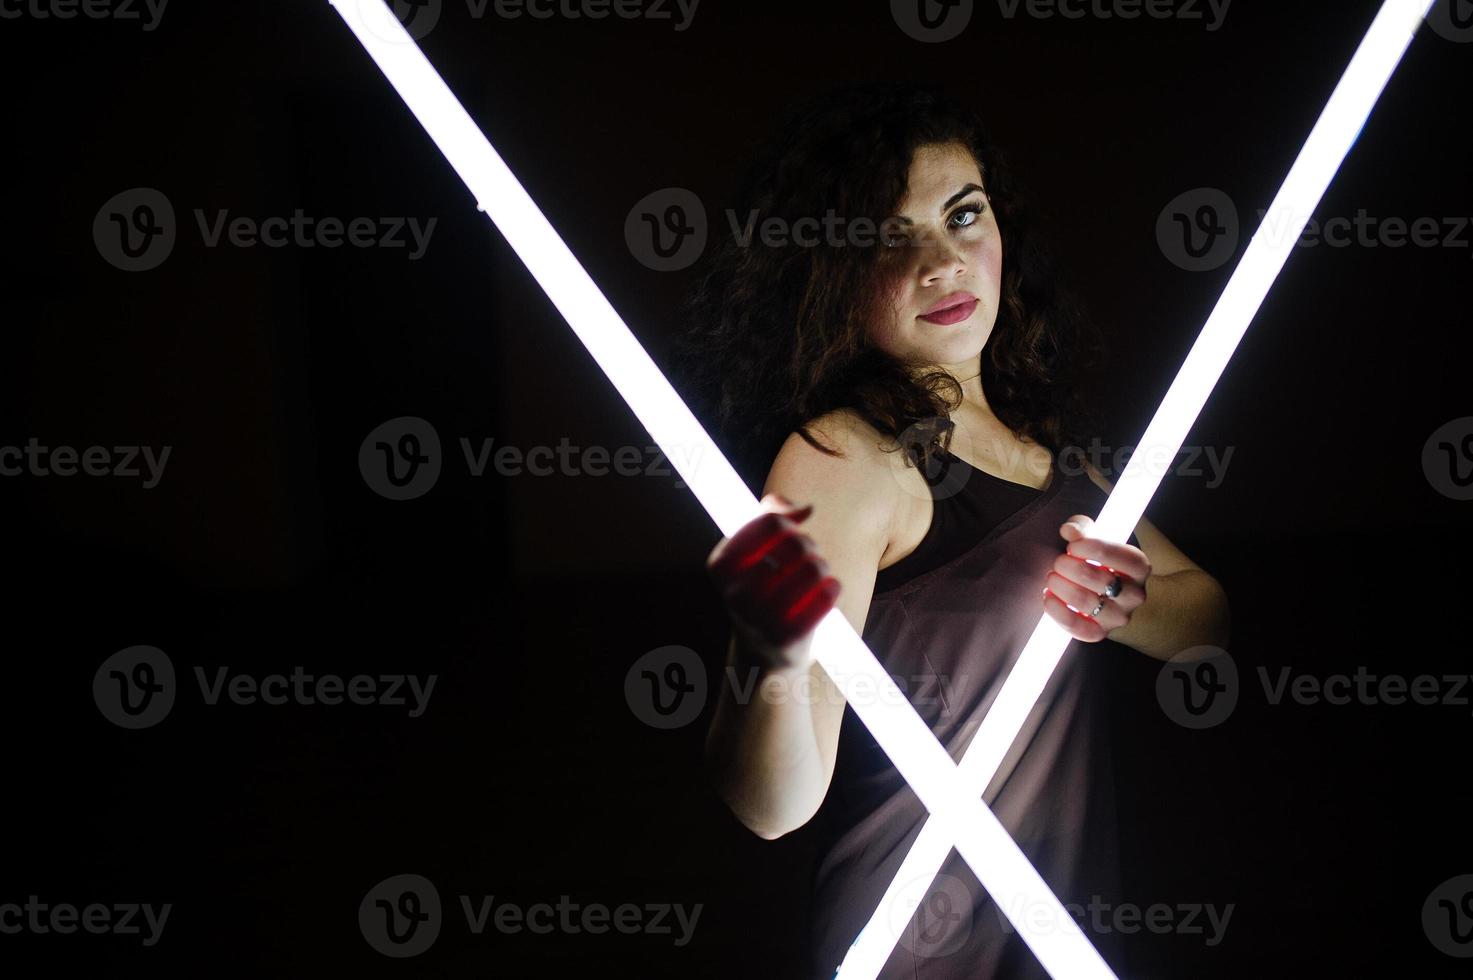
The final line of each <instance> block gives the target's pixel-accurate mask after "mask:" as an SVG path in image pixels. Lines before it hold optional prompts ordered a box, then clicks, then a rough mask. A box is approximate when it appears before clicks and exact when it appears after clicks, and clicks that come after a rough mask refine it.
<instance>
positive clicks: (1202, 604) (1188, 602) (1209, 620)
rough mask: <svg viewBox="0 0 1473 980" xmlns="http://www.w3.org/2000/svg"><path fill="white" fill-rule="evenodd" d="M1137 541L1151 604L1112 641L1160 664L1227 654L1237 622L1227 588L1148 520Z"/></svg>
mask: <svg viewBox="0 0 1473 980" xmlns="http://www.w3.org/2000/svg"><path fill="white" fill-rule="evenodd" d="M1084 465H1085V469H1086V472H1088V474H1089V478H1090V479H1091V480H1092V481H1093V482H1094V484H1095V486H1097V487H1099V488H1100V489H1101V490H1103V491H1105V492H1106V493H1109V492H1110V491H1111V490H1112V489H1114V485H1113V484H1112V483H1110V481H1109V480H1106V479H1105V477H1104V476H1103V475H1102V474H1101V473H1100V472H1099V471H1098V470H1096V469H1095V468H1094V467H1093V466H1092V465H1090V464H1089V463H1088V462H1086V463H1085V464H1084ZM1135 536H1136V540H1138V541H1139V542H1140V549H1141V551H1144V552H1145V553H1146V557H1147V558H1148V559H1150V562H1151V575H1150V578H1148V579H1147V580H1146V583H1145V589H1146V601H1145V602H1143V603H1141V604H1140V605H1139V606H1138V607H1136V609H1135V611H1134V613H1132V614H1131V617H1130V622H1128V623H1126V624H1125V625H1124V626H1121V627H1120V628H1118V629H1115V630H1112V631H1111V632H1110V633H1109V638H1110V639H1112V640H1114V641H1115V642H1116V643H1123V644H1125V645H1126V646H1128V647H1131V648H1132V649H1135V650H1139V651H1140V652H1141V653H1144V654H1146V655H1147V656H1149V657H1155V658H1156V659H1158V660H1170V659H1171V658H1172V657H1174V656H1175V655H1176V654H1178V653H1180V652H1181V651H1182V650H1185V649H1187V648H1188V647H1195V646H1214V647H1224V648H1225V647H1226V646H1227V644H1228V636H1229V632H1230V629H1231V623H1232V617H1231V612H1230V610H1229V608H1228V599H1227V593H1226V592H1225V591H1224V590H1223V588H1222V585H1221V584H1219V583H1218V581H1217V579H1215V578H1213V577H1212V576H1211V575H1209V574H1208V573H1207V572H1206V571H1204V570H1203V569H1202V568H1201V567H1200V566H1198V565H1197V563H1196V562H1194V561H1192V560H1191V559H1190V558H1188V557H1187V556H1186V555H1185V554H1184V553H1183V552H1182V551H1181V549H1180V548H1178V547H1176V545H1174V544H1172V543H1171V541H1169V540H1168V539H1167V537H1166V535H1164V534H1162V533H1161V532H1160V531H1159V530H1158V529H1157V528H1156V526H1155V525H1154V524H1152V523H1151V522H1150V521H1148V520H1146V519H1145V518H1141V521H1140V523H1139V524H1137V525H1136V526H1135Z"/></svg>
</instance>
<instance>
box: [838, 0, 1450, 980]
mask: <svg viewBox="0 0 1473 980" xmlns="http://www.w3.org/2000/svg"><path fill="white" fill-rule="evenodd" d="M1431 6H1432V2H1431V0H1387V2H1386V3H1384V4H1383V5H1382V6H1381V9H1380V12H1379V13H1377V15H1376V18H1375V20H1373V21H1372V22H1371V26H1370V29H1369V30H1368V31H1367V32H1366V35H1365V37H1364V38H1363V39H1362V40H1361V43H1360V46H1359V47H1358V48H1357V49H1356V51H1355V54H1354V55H1353V56H1352V57H1351V59H1350V64H1349V65H1348V66H1347V67H1346V69H1345V73H1344V74H1343V75H1342V76H1341V78H1340V82H1339V84H1337V85H1336V86H1335V90H1334V92H1333V93H1331V95H1330V101H1329V102H1328V103H1326V105H1325V108H1324V111H1323V112H1321V113H1320V117H1319V120H1318V121H1317V122H1316V123H1315V125H1314V128H1313V129H1312V130H1311V131H1310V134H1309V138H1308V139H1307V140H1306V141H1305V143H1304V147H1303V149H1301V150H1300V151H1299V156H1298V158H1297V159H1296V160H1295V161H1294V165H1293V166H1292V167H1291V168H1290V169H1289V174H1288V176H1287V177H1285V178H1284V183H1283V185H1282V186H1281V187H1280V188H1279V192H1278V194H1277V195H1276V196H1275V197H1274V200H1273V204H1272V205H1271V206H1270V208H1269V211H1268V213H1267V214H1266V215H1265V216H1264V218H1263V220H1262V222H1261V223H1260V224H1259V226H1258V230H1257V231H1256V232H1255V233H1254V235H1253V240H1252V241H1251V242H1250V243H1249V245H1248V249H1247V251H1246V252H1245V253H1244V254H1243V258H1242V260H1241V261H1240V262H1239V263H1238V266H1237V268H1235V269H1234V270H1233V274H1232V277H1231V278H1230V279H1229V280H1228V284H1227V286H1226V287H1225V288H1224V289H1223V293H1222V296H1221V297H1220V298H1219V299H1218V301H1217V305H1216V306H1215V307H1213V310H1212V313H1211V314H1210V315H1209V316H1208V317H1207V323H1206V325H1205V326H1203V328H1202V332H1201V334H1200V335H1199V336H1198V337H1197V341H1196V343H1194V344H1193V345H1192V349H1191V352H1190V353H1189V354H1187V359H1186V361H1185V362H1183V364H1182V366H1181V370H1180V371H1179V372H1177V375H1176V380H1175V381H1173V382H1172V384H1171V387H1170V389H1168V390H1167V392H1166V397H1165V398H1163V399H1162V401H1161V405H1160V407H1159V408H1157V409H1156V414H1155V416H1154V417H1153V418H1152V419H1151V423H1150V425H1148V426H1147V427H1146V432H1145V434H1144V435H1143V436H1141V438H1140V442H1139V443H1138V445H1137V449H1136V451H1135V452H1134V453H1133V454H1132V455H1131V457H1130V460H1129V462H1128V463H1127V464H1126V466H1125V470H1124V472H1123V473H1122V474H1121V475H1120V479H1119V481H1118V482H1117V483H1116V484H1115V485H1114V488H1113V490H1112V491H1111V493H1110V495H1109V497H1108V499H1107V500H1106V501H1105V506H1104V509H1103V510H1101V511H1100V516H1099V517H1098V519H1096V521H1095V524H1094V527H1093V528H1092V529H1091V531H1090V534H1091V536H1092V537H1096V538H1102V539H1105V540H1108V541H1114V542H1117V543H1118V542H1121V541H1125V540H1126V539H1127V538H1128V537H1129V535H1130V532H1131V530H1132V529H1133V528H1134V527H1135V525H1136V523H1137V522H1138V521H1139V520H1140V519H1141V516H1142V515H1143V514H1144V513H1145V509H1146V504H1147V503H1148V502H1149V501H1150V499H1151V497H1152V496H1153V495H1155V493H1156V488H1157V487H1158V486H1159V485H1160V483H1161V478H1162V476H1163V475H1164V474H1165V470H1166V466H1167V464H1169V462H1170V461H1171V460H1174V459H1175V458H1176V454H1177V452H1178V451H1179V450H1180V449H1181V446H1182V443H1183V442H1185V441H1186V437H1187V433H1188V432H1189V431H1190V430H1191V428H1192V426H1193V425H1194V424H1195V423H1196V421H1197V416H1198V414H1199V413H1200V412H1201V411H1202V406H1203V404H1205V403H1206V401H1207V397H1208V395H1210V394H1211V393H1212V389H1213V387H1214V386H1215V385H1216V384H1217V379H1218V378H1219V377H1220V376H1221V375H1222V372H1223V370H1224V369H1225V368H1226V367H1227V362H1228V359H1229V358H1231V357H1232V355H1233V351H1234V350H1236V349H1237V346H1238V341H1240V340H1241V339H1242V337H1243V334H1244V332H1245V331H1247V329H1248V324H1249V323H1251V322H1252V320H1253V317H1254V316H1255V315H1256V314H1257V312H1258V308H1259V306H1260V305H1261V304H1262V303H1263V298H1264V296H1266V295H1267V294H1268V291H1269V288H1270V287H1271V286H1272V285H1273V283H1274V280H1275V279H1276V278H1277V276H1278V274H1279V270H1280V269H1282V268H1283V266H1284V262H1285V261H1286V260H1287V259H1288V257H1289V251H1290V249H1292V248H1293V247H1294V244H1295V243H1296V242H1297V241H1298V240H1299V236H1300V235H1302V234H1303V233H1304V227H1305V225H1306V224H1307V223H1308V221H1309V219H1310V216H1311V215H1312V214H1313V213H1314V209H1315V208H1316V207H1317V206H1318V205H1319V202H1320V198H1321V197H1323V196H1324V193H1325V189H1326V188H1327V187H1328V186H1329V184H1330V181H1331V179H1332V178H1333V177H1334V176H1335V172H1336V171H1337V170H1339V168H1340V164H1341V162H1342V161H1343V160H1344V159H1345V155H1346V154H1347V153H1348V152H1349V151H1350V148H1351V146H1352V145H1353V144H1354V143H1355V139H1356V137H1357V136H1359V135H1360V131H1361V127H1362V126H1364V125H1365V121H1366V119H1367V118H1368V117H1369V116H1370V114H1371V109H1372V108H1373V107H1374V106H1375V104H1376V100H1377V99H1379V98H1380V96H1381V92H1382V90H1383V89H1384V88H1385V87H1386V83H1387V81H1388V80H1389V79H1390V77H1391V74H1392V72H1393V71H1395V69H1396V66H1397V64H1398V63H1399V62H1400V61H1401V59H1402V56H1403V54H1404V53H1405V52H1406V49H1407V46H1408V45H1409V44H1410V43H1411V40H1412V36H1413V35H1414V34H1416V32H1417V29H1418V27H1419V26H1420V25H1421V23H1422V21H1423V19H1424V18H1425V17H1426V16H1427V12H1428V10H1429V9H1431ZM1071 639H1072V637H1071V636H1070V635H1069V634H1068V633H1067V632H1066V631H1065V630H1064V628H1063V627H1062V626H1060V625H1059V624H1058V623H1057V622H1055V621H1054V620H1053V619H1051V618H1049V617H1048V616H1047V615H1045V616H1044V617H1043V618H1042V619H1041V620H1040V621H1039V623H1038V625H1037V626H1036V627H1035V628H1034V630H1033V634H1032V635H1031V636H1030V637H1029V638H1028V642H1027V643H1026V644H1025V645H1024V647H1023V652H1022V653H1021V654H1019V656H1018V660H1017V662H1016V663H1015V664H1014V666H1013V668H1012V670H1011V671H1010V672H1009V674H1008V676H1007V679H1006V680H1005V681H1004V682H1003V686H1002V689H1001V690H1000V691H999V692H998V695H997V698H996V699H995V700H994V701H993V704H992V707H991V708H990V709H989V710H988V712H987V715H986V717H985V718H983V720H982V724H981V725H980V726H979V727H978V729H977V732H976V734H975V735H973V736H972V740H971V742H970V743H969V744H968V746H967V749H966V752H965V754H964V755H963V756H962V761H961V766H960V771H961V778H962V781H963V782H964V783H965V784H966V790H967V792H968V793H970V794H971V795H972V796H974V797H976V796H981V795H982V793H983V792H984V791H985V790H986V789H987V786H988V785H989V784H990V783H991V782H992V778H993V776H995V775H996V773H997V770H998V767H1000V766H1001V765H1002V761H1003V757H1004V756H1005V755H1006V754H1007V751H1008V749H1009V748H1010V747H1011V746H1012V744H1013V741H1014V740H1015V739H1016V738H1017V735H1018V732H1019V731H1021V730H1022V727H1023V723H1024V721H1025V720H1026V719H1027V717H1028V714H1029V713H1030V712H1031V711H1032V710H1033V706H1034V705H1035V704H1036V703H1037V702H1038V699H1039V697H1040V695H1042V693H1043V690H1044V687H1045V685H1047V683H1048V680H1049V678H1050V677H1051V676H1052V675H1053V672H1054V669H1055V668H1056V667H1057V666H1058V663H1059V660H1060V659H1061V658H1062V657H1063V655H1064V651H1065V649H1066V648H1067V647H1068V645H1069V642H1070V640H1071ZM952 843H953V838H951V837H949V836H948V834H947V830H946V828H945V827H944V826H941V825H940V824H939V823H938V822H937V821H935V820H931V821H927V823H926V825H925V826H924V827H922V828H921V833H920V835H919V836H918V837H917V838H916V840H915V843H914V844H912V845H911V849H910V853H909V854H907V855H906V857H905V861H904V862H902V864H901V866H900V870H899V871H898V872H896V875H895V879H894V880H893V881H892V882H891V883H890V886H889V888H888V889H886V891H885V895H884V897H883V898H882V899H881V900H880V906H879V908H878V909H876V911H875V913H874V915H872V916H871V917H870V921H869V923H868V924H867V925H866V926H865V927H864V930H863V931H862V932H861V933H860V935H859V937H858V938H857V939H856V940H855V941H854V945H853V946H851V947H850V950H849V952H848V954H847V955H846V956H845V958H844V962H843V963H842V964H841V966H840V969H839V973H838V976H839V977H840V978H841V980H873V978H874V977H876V976H878V975H879V972H880V969H881V968H882V967H883V966H884V965H885V962H886V960H888V959H889V958H890V954H891V952H892V951H893V950H894V948H895V943H896V941H897V940H898V939H899V936H900V933H899V931H898V929H899V928H901V927H903V926H904V925H905V919H904V917H903V916H897V915H895V914H893V913H894V909H895V907H896V903H898V902H900V901H902V893H906V892H909V891H910V890H911V889H913V888H914V886H915V883H916V881H917V879H923V880H925V881H930V880H932V879H933V878H935V876H936V874H937V873H938V872H939V871H940V870H941V866H942V864H943V863H944V862H945V861H946V856H947V854H949V853H950V852H951V847H952ZM969 863H970V862H969ZM974 870H975V869H974ZM993 897H994V899H996V897H997V896H993ZM1000 904H1001V903H999V905H1000Z"/></svg>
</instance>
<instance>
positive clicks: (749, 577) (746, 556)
mask: <svg viewBox="0 0 1473 980" xmlns="http://www.w3.org/2000/svg"><path fill="white" fill-rule="evenodd" d="M762 507H763V510H764V511H765V512H764V513H762V514H759V515H758V516H757V517H754V518H752V519H751V520H750V521H748V522H747V523H746V524H743V525H742V526H741V528H739V529H738V530H737V532H736V533H735V534H733V535H732V536H731V537H729V538H722V539H721V540H720V541H718V542H717V543H716V547H715V548H713V549H711V554H710V556H709V557H707V559H706V571H707V573H708V574H709V575H710V576H711V579H712V581H713V582H714V584H715V585H716V589H717V592H718V593H720V595H721V598H722V601H723V602H724V603H725V604H726V610H727V614H728V615H729V616H730V617H731V621H732V628H733V630H734V631H735V633H736V637H737V640H738V649H739V650H740V651H741V652H742V653H743V654H745V655H747V656H749V657H751V658H753V659H755V660H756V661H757V663H758V665H759V666H762V667H765V668H768V669H773V670H792V669H798V668H803V669H806V668H807V666H808V663H809V661H810V659H811V653H810V649H809V648H810V646H811V644H812V638H813V630H814V629H815V628H816V627H817V626H818V623H819V621H820V620H821V619H823V617H824V616H826V615H827V614H828V612H829V610H830V609H832V608H833V607H834V602H835V600H836V599H837V598H838V595H839V590H840V585H839V580H838V579H836V578H834V577H833V576H831V575H829V563H828V562H827V561H825V560H824V559H823V556H822V555H820V554H819V553H818V549H817V547H816V546H815V545H814V542H813V539H812V538H810V537H809V536H808V535H806V534H804V533H803V532H802V530H801V529H799V527H798V525H799V524H801V523H803V521H805V520H807V519H808V517H809V515H810V514H812V513H813V505H812V504H809V505H807V506H806V507H795V506H794V505H793V504H792V503H790V502H789V501H788V500H787V499H786V498H784V497H781V496H779V495H778V494H774V493H770V494H768V495H766V496H765V497H763V498H762Z"/></svg>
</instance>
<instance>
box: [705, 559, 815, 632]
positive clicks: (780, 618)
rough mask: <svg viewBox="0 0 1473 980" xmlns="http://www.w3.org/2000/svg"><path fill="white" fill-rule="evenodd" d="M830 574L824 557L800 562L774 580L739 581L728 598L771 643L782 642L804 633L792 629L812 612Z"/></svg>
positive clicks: (733, 607)
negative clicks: (815, 593) (817, 592)
mask: <svg viewBox="0 0 1473 980" xmlns="http://www.w3.org/2000/svg"><path fill="white" fill-rule="evenodd" d="M827 575H828V566H827V564H826V563H825V562H824V561H823V560H822V559H817V560H815V561H811V562H801V563H799V564H797V565H795V566H793V567H792V569H791V570H790V571H788V572H787V573H786V574H784V575H783V576H782V577H781V578H780V579H777V580H775V581H768V582H760V583H755V584H753V583H738V584H737V585H736V586H734V587H733V588H731V589H730V590H728V592H727V594H726V596H725V598H726V602H727V604H728V606H729V607H730V608H731V610H732V611H733V612H734V613H735V614H736V615H737V616H739V617H740V618H741V619H743V620H745V621H746V622H748V623H750V624H751V625H752V627H753V628H754V629H756V630H758V632H760V633H761V634H762V635H763V636H765V637H767V638H768V640H769V642H771V643H773V644H775V645H783V644H785V643H788V642H791V640H792V639H796V637H797V636H801V635H802V631H801V630H799V632H798V633H796V634H795V633H793V629H794V628H795V626H796V625H798V624H801V623H803V622H806V621H807V618H808V616H809V615H811V614H812V611H811V609H810V606H811V604H812V603H813V602H814V601H815V598H814V595H813V593H814V592H815V591H817V589H818V587H819V586H820V585H822V583H823V580H824V579H825V578H826V577H827ZM824 612H827V610H824Z"/></svg>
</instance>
